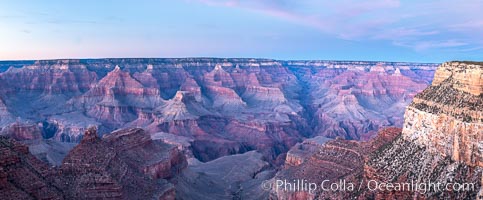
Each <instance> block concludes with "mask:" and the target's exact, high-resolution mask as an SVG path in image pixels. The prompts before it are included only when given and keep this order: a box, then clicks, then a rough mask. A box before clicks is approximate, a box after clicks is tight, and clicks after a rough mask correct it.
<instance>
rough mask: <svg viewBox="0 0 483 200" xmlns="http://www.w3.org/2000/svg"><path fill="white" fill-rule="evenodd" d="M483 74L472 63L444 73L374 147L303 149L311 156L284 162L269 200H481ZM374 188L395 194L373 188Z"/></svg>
mask: <svg viewBox="0 0 483 200" xmlns="http://www.w3.org/2000/svg"><path fill="white" fill-rule="evenodd" d="M482 69H483V66H482V65H481V64H480V63H472V62H449V63H444V64H443V65H442V66H440V68H438V70H437V72H436V74H435V81H434V82H433V84H432V85H431V86H429V87H428V88H426V89H425V90H424V91H423V92H421V93H419V94H418V95H416V96H415V98H414V100H413V102H412V103H411V104H410V105H409V106H408V108H407V109H406V113H405V119H404V128H403V129H402V130H400V129H394V128H391V129H384V130H382V131H381V132H379V134H378V136H377V137H376V138H374V139H372V140H370V141H369V142H357V141H347V140H342V139H336V140H333V141H329V142H326V143H324V144H322V145H321V146H319V147H318V148H313V146H312V148H306V149H308V150H309V152H310V153H311V154H312V156H310V157H307V158H299V159H295V160H296V162H294V158H293V156H287V160H286V164H285V169H283V170H281V171H280V172H278V173H277V175H276V176H275V177H274V178H273V179H272V182H273V184H274V185H272V190H271V198H273V199H324V198H329V199H349V198H351V199H481V198H483V196H482V194H483V189H482V185H483V183H482V180H483V176H482V173H483V168H482V165H481V161H482V160H481V158H482V157H481V156H482V142H483V140H482V137H483V119H482V116H483V108H482V107H481V106H482V105H483V96H482V94H481V91H483V90H482V85H481V82H482V81H483V74H482ZM296 148H298V147H297V146H296ZM290 151H295V150H290ZM290 151H289V152H290ZM280 180H289V181H292V180H305V181H306V182H305V183H317V184H321V183H322V182H323V181H324V180H327V182H326V183H327V184H326V185H330V184H335V186H338V187H337V188H336V189H328V190H324V189H322V188H321V187H322V186H321V185H318V186H319V187H318V188H317V189H316V190H312V191H309V190H308V189H305V190H304V189H302V190H301V189H300V188H299V189H292V190H287V189H285V188H282V189H280V188H277V187H275V186H276V185H275V184H276V183H277V181H280ZM341 181H343V182H341ZM376 183H384V186H388V184H390V185H391V188H390V189H389V190H388V189H387V187H385V188H383V189H380V188H376V189H374V187H375V186H376V185H375V184H376ZM431 183H432V184H431ZM294 184H295V183H294ZM350 184H353V187H352V188H351V187H350ZM405 184H407V186H406V189H404V185H405ZM421 184H425V185H424V188H421ZM396 185H399V186H400V187H399V188H398V189H397V187H395V186H396ZM437 185H438V186H437ZM284 186H285V185H284ZM379 186H380V185H379ZM401 186H402V187H401ZM413 186H414V187H416V188H414V187H413ZM371 187H372V189H370V188H371ZM408 187H410V188H408ZM384 189H385V190H384Z"/></svg>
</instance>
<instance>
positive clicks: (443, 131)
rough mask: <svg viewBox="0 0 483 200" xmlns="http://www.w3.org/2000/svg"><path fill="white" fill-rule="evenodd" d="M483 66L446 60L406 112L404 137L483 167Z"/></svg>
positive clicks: (430, 148)
mask: <svg viewBox="0 0 483 200" xmlns="http://www.w3.org/2000/svg"><path fill="white" fill-rule="evenodd" d="M482 91H483V66H481V65H476V64H467V63H462V62H449V63H444V64H443V65H441V67H439V68H438V70H437V71H436V74H435V77H434V82H433V84H432V85H431V86H430V87H428V88H427V89H425V90H424V91H423V92H422V93H420V94H418V95H417V96H416V97H415V98H414V101H413V103H411V104H410V105H409V107H408V109H407V110H406V113H405V119H406V120H405V123H404V129H403V137H404V138H405V139H406V140H409V141H413V142H415V143H417V144H419V145H421V146H425V147H426V148H428V150H430V151H433V152H437V153H440V154H442V155H445V156H449V157H451V158H452V159H453V160H455V161H461V162H464V163H466V164H467V165H470V166H480V167H481V166H483V95H482Z"/></svg>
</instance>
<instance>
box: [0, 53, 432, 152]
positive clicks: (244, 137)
mask: <svg viewBox="0 0 483 200" xmlns="http://www.w3.org/2000/svg"><path fill="white" fill-rule="evenodd" d="M435 67H436V65H434V64H419V63H396V62H362V61H277V60H270V59H218V58H183V59H154V58H153V59H87V60H42V61H23V62H10V61H9V62H0V69H4V70H2V71H1V72H0V126H1V127H2V129H4V130H5V131H2V134H4V135H17V136H19V137H38V136H33V135H31V136H29V135H22V134H21V132H19V130H20V129H15V128H13V129H12V128H7V127H14V126H12V124H13V123H17V124H21V125H22V126H23V127H27V126H37V127H38V130H40V132H41V134H42V138H44V139H50V140H56V141H61V142H76V143H78V142H80V141H81V140H82V137H83V133H84V131H85V130H86V128H87V127H89V126H96V127H98V130H99V132H100V133H101V134H105V133H109V132H112V131H113V130H116V129H119V128H131V127H141V128H144V129H145V130H146V131H148V133H152V134H154V133H158V132H164V133H169V134H174V135H177V136H181V137H186V138H189V139H192V142H191V143H192V147H191V150H192V151H193V155H194V156H195V157H196V158H198V159H200V160H202V161H209V160H213V159H215V158H218V157H220V156H223V155H229V154H235V153H243V152H247V151H250V150H253V149H257V150H260V151H261V152H262V153H263V154H264V155H265V156H267V157H269V158H270V159H271V160H276V159H277V157H278V155H280V154H281V153H284V152H286V151H288V150H289V148H290V147H291V146H293V145H294V144H296V143H297V142H300V141H302V139H303V138H306V137H315V136H324V137H328V138H335V137H342V138H346V139H354V140H367V139H369V138H371V137H373V136H374V135H375V133H376V132H377V130H379V129H380V128H381V127H386V126H402V123H403V120H402V119H403V112H404V108H405V106H406V105H407V104H409V103H410V101H411V100H412V98H413V97H414V95H416V94H417V93H418V92H420V91H422V90H423V89H424V88H425V87H426V86H427V85H428V84H429V83H430V82H431V78H432V75H433V73H434V69H435ZM12 131H16V132H13V133H12Z"/></svg>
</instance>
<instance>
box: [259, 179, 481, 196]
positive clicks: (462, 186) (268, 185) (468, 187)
mask: <svg viewBox="0 0 483 200" xmlns="http://www.w3.org/2000/svg"><path fill="white" fill-rule="evenodd" d="M261 187H262V189H264V190H277V191H285V192H309V193H311V194H315V193H316V192H317V191H332V192H353V191H362V190H369V191H372V192H394V191H395V192H397V191H401V192H403V191H409V192H418V193H421V194H425V193H428V192H444V191H454V192H458V191H475V183H439V182H432V181H428V182H415V181H412V180H411V181H410V182H398V183H385V182H380V181H376V180H369V181H361V182H359V183H353V182H348V181H346V180H342V179H341V180H339V181H335V182H334V181H330V180H323V181H321V182H319V183H315V182H309V181H307V180H305V179H295V180H286V179H282V180H268V181H265V182H263V183H262V185H261Z"/></svg>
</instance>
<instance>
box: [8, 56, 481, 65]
mask: <svg viewBox="0 0 483 200" xmlns="http://www.w3.org/2000/svg"><path fill="white" fill-rule="evenodd" d="M107 59H228V60H229V59H256V60H271V61H339V62H384V63H420V64H441V63H445V62H464V61H463V60H448V61H443V62H423V61H388V60H350V59H340V60H338V59H334V60H331V59H274V58H264V57H207V56H199V57H198V56H194V57H98V58H92V57H91V58H88V57H85V58H47V59H6V60H0V62H22V61H23V62H28V61H33V62H36V61H61V60H107ZM471 62H479V61H476V60H475V61H471Z"/></svg>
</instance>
